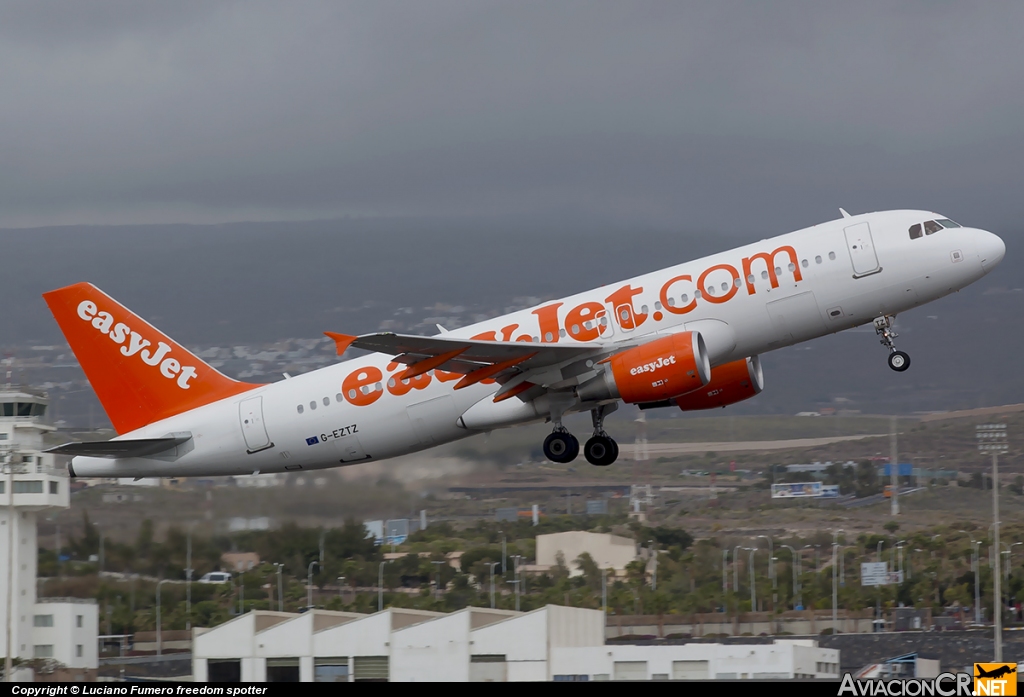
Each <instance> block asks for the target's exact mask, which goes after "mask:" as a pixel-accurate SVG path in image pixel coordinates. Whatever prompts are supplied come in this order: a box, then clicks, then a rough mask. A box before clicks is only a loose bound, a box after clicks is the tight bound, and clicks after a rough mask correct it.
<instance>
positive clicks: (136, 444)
mask: <svg viewBox="0 0 1024 697" xmlns="http://www.w3.org/2000/svg"><path fill="white" fill-rule="evenodd" d="M190 440H192V435H191V434H188V435H181V436H168V437H165V438H135V439H132V440H105V441H92V442H86V443H65V444H64V445H58V446H57V447H56V448H50V449H49V450H47V451H46V452H48V453H56V454H58V455H71V456H73V457H74V456H83V457H109V458H122V457H148V456H150V455H158V454H160V453H163V452H166V451H168V450H172V449H173V448H176V447H178V446H179V445H182V444H183V443H187V442H188V441H190Z"/></svg>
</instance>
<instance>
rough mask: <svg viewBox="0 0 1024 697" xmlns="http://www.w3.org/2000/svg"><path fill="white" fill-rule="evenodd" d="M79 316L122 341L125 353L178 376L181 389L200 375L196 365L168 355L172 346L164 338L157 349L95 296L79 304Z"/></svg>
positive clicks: (117, 341) (174, 378)
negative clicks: (185, 363) (98, 303)
mask: <svg viewBox="0 0 1024 697" xmlns="http://www.w3.org/2000/svg"><path fill="white" fill-rule="evenodd" d="M78 316H79V317H80V318H81V319H82V320H83V321H86V322H89V323H90V324H92V326H93V328H94V329H96V330H97V331H98V332H100V333H102V334H105V335H106V336H107V337H109V338H110V340H111V341H113V342H114V343H115V344H120V345H121V355H123V356H135V355H137V356H138V357H139V358H140V359H141V360H142V362H143V363H145V364H146V365H148V366H152V367H154V368H157V369H158V370H159V371H160V374H161V375H163V376H164V377H165V378H167V379H168V380H174V381H175V382H176V383H177V385H178V387H180V388H181V389H183V390H187V389H188V388H189V387H191V385H189V384H188V381H189V380H191V379H192V378H194V377H195V376H196V369H195V366H191V365H184V366H183V365H182V364H181V362H180V361H179V360H178V359H177V358H173V357H171V356H170V355H168V354H170V352H171V350H172V349H171V347H170V346H168V345H167V344H165V343H164V342H162V341H158V342H157V344H156V350H152V349H150V348H149V347H150V346H152V342H151V341H149V340H148V339H143V338H142V335H141V334H139V333H138V332H136V331H133V330H132V328H131V327H129V326H128V325H127V324H125V323H124V322H118V321H116V320H115V319H114V316H113V315H111V314H110V313H109V312H105V311H102V310H100V309H99V308H98V307H97V306H96V303H94V302H92V301H91V300H83V301H82V302H80V303H79V304H78Z"/></svg>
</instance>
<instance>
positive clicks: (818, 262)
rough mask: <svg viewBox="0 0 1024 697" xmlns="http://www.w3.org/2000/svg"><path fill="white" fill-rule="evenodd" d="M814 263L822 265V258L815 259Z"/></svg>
mask: <svg viewBox="0 0 1024 697" xmlns="http://www.w3.org/2000/svg"><path fill="white" fill-rule="evenodd" d="M814 263H815V264H820V263H821V256H816V257H814Z"/></svg>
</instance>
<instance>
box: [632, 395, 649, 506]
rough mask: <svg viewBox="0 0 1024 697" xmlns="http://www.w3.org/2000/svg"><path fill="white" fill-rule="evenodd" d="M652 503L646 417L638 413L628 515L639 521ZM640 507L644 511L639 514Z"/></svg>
mask: <svg viewBox="0 0 1024 697" xmlns="http://www.w3.org/2000/svg"><path fill="white" fill-rule="evenodd" d="M653 503H654V494H653V492H652V489H651V467H650V464H649V453H648V450H647V415H646V414H644V413H643V412H640V416H638V417H637V419H636V440H635V441H634V443H633V483H632V485H631V486H630V487H629V509H630V515H631V516H634V517H636V518H639V519H640V520H643V519H644V518H646V513H647V510H648V509H649V508H650V507H651V505H652V504H653ZM641 506H642V507H643V508H644V511H643V512H641V510H640V508H641Z"/></svg>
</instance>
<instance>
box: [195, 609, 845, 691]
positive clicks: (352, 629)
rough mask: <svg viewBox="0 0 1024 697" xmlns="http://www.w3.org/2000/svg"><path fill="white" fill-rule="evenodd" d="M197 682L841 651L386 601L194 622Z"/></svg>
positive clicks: (511, 672) (799, 658) (593, 670)
mask: <svg viewBox="0 0 1024 697" xmlns="http://www.w3.org/2000/svg"><path fill="white" fill-rule="evenodd" d="M193 631H194V642H193V652H192V663H193V679H194V680H195V681H196V682H228V681H241V682H264V681H266V682H364V681H380V682H383V681H390V682H427V681H431V682H435V681H445V682H519V681H533V682H536V681H552V680H554V681H563V680H571V681H590V680H657V679H666V680H669V679H676V680H697V679H771V678H776V679H793V678H825V679H836V678H838V675H839V652H838V651H837V650H834V649H822V648H819V647H818V646H817V644H816V642H814V641H813V640H779V641H776V642H775V643H774V644H756V645H755V644H750V645H728V646H726V645H721V644H704V643H695V644H680V645H659V646H638V645H630V644H606V643H605V638H604V635H605V615H604V613H603V612H602V611H600V610H589V609H583V608H573V607H561V606H557V605H548V606H546V607H543V608H539V609H537V610H533V611H531V612H514V611H510V610H492V609H488V608H475V607H471V608H464V609H462V610H459V611H457V612H452V613H436V612H428V611H424V610H410V609H404V608H388V609H386V610H383V611H382V612H377V613H374V614H371V615H359V614H354V613H345V612H328V611H323V610H312V611H310V612H306V613H302V614H292V613H281V612H264V611H256V612H249V613H246V614H244V615H241V616H239V617H237V618H235V619H233V620H231V621H229V622H226V623H224V624H222V625H220V626H218V627H214V628H212V629H195V630H193Z"/></svg>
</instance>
